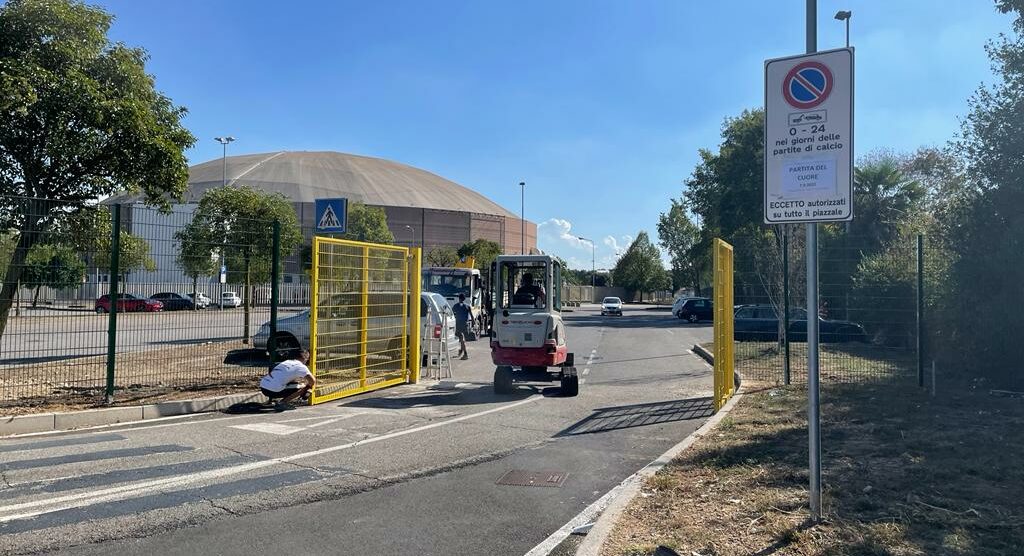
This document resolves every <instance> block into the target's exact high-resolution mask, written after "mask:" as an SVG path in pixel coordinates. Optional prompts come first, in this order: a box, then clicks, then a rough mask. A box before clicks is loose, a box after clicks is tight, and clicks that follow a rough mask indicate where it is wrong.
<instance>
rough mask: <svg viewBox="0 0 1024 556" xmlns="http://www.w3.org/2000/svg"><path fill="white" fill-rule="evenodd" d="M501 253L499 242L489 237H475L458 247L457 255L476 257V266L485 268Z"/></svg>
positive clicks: (481, 268)
mask: <svg viewBox="0 0 1024 556" xmlns="http://www.w3.org/2000/svg"><path fill="white" fill-rule="evenodd" d="M500 254H501V244H500V243H498V242H496V241H491V240H489V239H483V238H480V239H477V240H474V241H473V242H471V243H466V244H464V245H462V247H459V251H458V255H459V257H473V258H474V259H476V265H475V266H476V268H478V269H480V270H487V269H489V268H491V263H493V262H494V259H496V258H498V255H500Z"/></svg>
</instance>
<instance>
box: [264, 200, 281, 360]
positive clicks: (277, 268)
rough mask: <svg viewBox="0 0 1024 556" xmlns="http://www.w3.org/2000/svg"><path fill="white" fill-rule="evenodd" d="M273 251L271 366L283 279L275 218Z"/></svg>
mask: <svg viewBox="0 0 1024 556" xmlns="http://www.w3.org/2000/svg"><path fill="white" fill-rule="evenodd" d="M272 249H273V253H272V255H271V262H270V264H271V265H272V267H271V269H270V337H269V338H267V351H268V352H270V368H274V364H275V363H277V361H276V359H275V357H274V355H275V354H276V353H277V305H278V303H280V299H279V297H278V296H279V295H280V293H279V292H278V288H279V287H280V286H279V285H278V284H279V283H280V281H281V221H280V220H274V237H273V240H272Z"/></svg>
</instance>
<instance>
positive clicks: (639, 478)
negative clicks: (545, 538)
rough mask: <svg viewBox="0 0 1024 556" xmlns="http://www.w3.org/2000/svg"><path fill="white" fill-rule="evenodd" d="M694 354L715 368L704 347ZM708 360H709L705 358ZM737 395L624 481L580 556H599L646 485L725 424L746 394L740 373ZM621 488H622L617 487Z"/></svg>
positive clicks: (584, 543) (583, 546)
mask: <svg viewBox="0 0 1024 556" xmlns="http://www.w3.org/2000/svg"><path fill="white" fill-rule="evenodd" d="M693 351H694V353H695V354H697V355H698V357H700V358H701V359H704V360H705V361H706V362H708V364H713V363H712V362H713V361H714V356H713V355H711V354H710V353H708V351H707V350H706V349H704V348H702V347H700V346H697V345H695V346H693ZM700 352H703V354H701V353H700ZM704 354H706V355H707V357H705V355H704ZM709 358H710V361H708V359H709ZM735 376H736V393H735V394H734V395H733V396H732V398H730V399H729V401H728V402H726V403H725V406H724V407H722V409H721V410H720V411H718V413H715V414H714V415H712V416H711V418H710V419H708V420H707V421H705V422H704V424H703V425H701V426H700V428H699V429H697V430H695V431H693V432H692V433H690V435H689V436H687V437H686V438H684V439H683V441H682V442H680V443H679V444H676V445H675V446H673V447H671V448H669V449H668V451H667V452H665V453H664V454H662V455H661V456H659V457H658V459H656V460H654V461H652V462H651V463H649V464H647V465H646V466H645V467H644V468H643V469H641V470H639V471H637V472H636V473H634V474H633V475H631V476H630V477H629V478H628V479H626V480H625V481H623V483H622V485H620V486H621V487H622V490H621V491H620V492H619V493H618V494H617V495H616V496H615V498H614V499H612V500H611V502H610V503H609V504H608V506H607V508H605V510H604V512H602V513H601V515H600V517H598V518H597V521H596V522H595V523H594V526H593V528H591V529H590V531H589V532H588V533H587V536H586V538H585V539H584V540H583V542H582V543H581V544H580V546H579V548H578V549H576V556H598V555H599V554H600V552H601V547H603V546H604V543H605V541H606V540H608V536H609V535H610V534H611V532H612V529H613V528H614V527H615V524H616V523H618V521H619V518H620V517H622V514H623V512H625V511H626V508H627V507H628V506H629V504H630V503H631V502H632V501H633V499H634V498H636V497H637V495H638V494H640V488H641V487H642V486H643V484H644V481H645V480H646V479H647V478H649V477H651V476H653V475H654V474H655V473H657V472H658V471H660V470H661V469H662V468H663V467H665V466H666V465H668V463H669V462H671V461H672V460H673V459H675V458H676V457H677V456H679V454H681V453H683V452H684V451H686V449H687V448H689V447H690V446H692V445H693V443H694V442H696V441H697V440H698V439H700V438H703V437H704V436H705V435H707V434H708V433H709V432H711V430H712V429H714V428H715V427H716V426H717V425H718V423H719V422H721V421H722V419H724V418H725V417H726V415H728V414H729V412H730V411H732V408H733V407H735V406H736V404H737V403H738V402H739V401H740V399H741V398H743V393H742V392H740V390H739V387H740V376H739V373H736V375H735ZM616 488H618V487H616Z"/></svg>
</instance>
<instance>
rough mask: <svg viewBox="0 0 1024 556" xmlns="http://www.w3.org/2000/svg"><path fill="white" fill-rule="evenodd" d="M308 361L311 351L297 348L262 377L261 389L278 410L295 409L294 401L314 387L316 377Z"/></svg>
mask: <svg viewBox="0 0 1024 556" xmlns="http://www.w3.org/2000/svg"><path fill="white" fill-rule="evenodd" d="M308 361H309V351H307V350H305V349H298V350H295V351H293V352H291V353H290V354H289V357H288V359H286V360H284V361H282V362H280V363H278V364H277V365H275V366H274V368H273V369H271V370H270V372H269V373H267V374H266V376H264V377H263V378H262V379H260V391H261V392H263V395H264V396H266V397H268V398H270V402H274V403H275V407H276V408H277V409H278V410H285V409H295V406H293V405H292V402H294V401H295V400H297V399H299V398H304V397H305V396H306V395H307V394H309V392H310V391H311V390H312V389H313V386H314V385H315V384H316V379H315V378H313V373H311V372H309V367H307V366H306V363H307V362H308ZM268 403H269V402H268Z"/></svg>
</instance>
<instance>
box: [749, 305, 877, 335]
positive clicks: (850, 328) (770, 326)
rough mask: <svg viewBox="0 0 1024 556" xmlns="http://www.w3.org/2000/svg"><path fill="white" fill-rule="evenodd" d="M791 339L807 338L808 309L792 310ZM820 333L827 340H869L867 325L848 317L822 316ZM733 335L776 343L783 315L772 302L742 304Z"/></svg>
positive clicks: (819, 321)
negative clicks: (843, 318) (846, 318)
mask: <svg viewBox="0 0 1024 556" xmlns="http://www.w3.org/2000/svg"><path fill="white" fill-rule="evenodd" d="M789 315H790V316H789V332H788V334H789V340H790V341H791V342H806V341H807V311H805V310H803V309H790V311H789ZM818 333H819V335H820V337H821V341H822V342H824V343H842V342H866V341H867V334H865V333H864V327H863V326H861V325H859V324H857V323H855V322H850V321H847V320H829V319H823V318H820V317H819V318H818ZM733 337H734V338H735V339H736V341H739V342H742V341H749V342H776V341H778V339H779V317H778V313H776V311H775V308H774V307H772V306H771V305H741V306H739V307H738V308H737V309H736V314H735V321H734V331H733Z"/></svg>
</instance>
